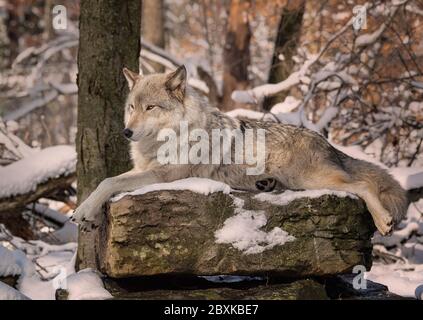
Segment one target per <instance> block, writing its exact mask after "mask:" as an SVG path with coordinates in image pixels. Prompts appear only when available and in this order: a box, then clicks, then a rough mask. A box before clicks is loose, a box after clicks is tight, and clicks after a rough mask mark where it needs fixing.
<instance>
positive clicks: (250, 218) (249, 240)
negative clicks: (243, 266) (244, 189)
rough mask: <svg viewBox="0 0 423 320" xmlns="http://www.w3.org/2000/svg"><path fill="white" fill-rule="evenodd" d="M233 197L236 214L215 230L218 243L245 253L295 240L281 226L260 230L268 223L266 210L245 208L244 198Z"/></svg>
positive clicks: (263, 249)
mask: <svg viewBox="0 0 423 320" xmlns="http://www.w3.org/2000/svg"><path fill="white" fill-rule="evenodd" d="M233 199H234V204H235V205H236V208H235V213H236V215H234V216H232V217H230V218H228V219H226V221H225V222H224V223H223V227H222V228H221V229H219V230H217V231H216V232H215V238H216V243H227V244H231V245H232V246H233V247H234V248H236V249H238V250H241V251H243V253H245V254H256V253H261V252H263V251H265V250H268V249H272V248H273V247H275V246H277V245H283V244H285V243H286V242H288V241H294V240H295V237H293V236H291V235H289V234H288V233H287V232H286V231H284V230H282V229H281V228H279V227H275V228H273V229H272V230H271V231H269V232H265V231H263V230H260V229H261V228H262V227H264V226H266V224H267V218H266V215H265V214H264V212H263V211H254V210H245V209H243V206H244V201H243V200H242V199H239V198H236V197H233Z"/></svg>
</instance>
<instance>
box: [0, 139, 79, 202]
mask: <svg viewBox="0 0 423 320" xmlns="http://www.w3.org/2000/svg"><path fill="white" fill-rule="evenodd" d="M75 165H76V152H75V149H74V147H71V146H65V145H63V146H55V147H49V148H46V149H43V150H41V151H39V152H36V153H34V154H32V155H31V156H30V157H28V158H24V159H22V160H18V161H16V162H14V163H12V164H10V165H8V166H5V167H0V177H1V179H0V198H7V197H11V196H14V195H19V194H25V193H28V192H31V191H33V190H35V189H36V188H37V185H38V184H40V183H43V182H46V181H47V180H49V179H51V178H57V177H59V176H61V175H66V174H70V173H73V172H74V171H75Z"/></svg>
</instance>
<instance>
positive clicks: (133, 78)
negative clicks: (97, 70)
mask: <svg viewBox="0 0 423 320" xmlns="http://www.w3.org/2000/svg"><path fill="white" fill-rule="evenodd" d="M123 75H124V76H125V79H126V81H127V82H128V87H129V90H132V88H133V87H134V85H135V83H136V82H137V80H139V79H140V78H141V75H139V74H138V73H135V72H133V71H131V70H129V69H128V68H123Z"/></svg>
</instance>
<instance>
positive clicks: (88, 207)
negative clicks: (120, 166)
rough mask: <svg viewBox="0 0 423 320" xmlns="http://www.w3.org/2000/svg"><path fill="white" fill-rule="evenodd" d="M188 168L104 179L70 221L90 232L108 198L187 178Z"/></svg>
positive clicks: (99, 218)
mask: <svg viewBox="0 0 423 320" xmlns="http://www.w3.org/2000/svg"><path fill="white" fill-rule="evenodd" d="M188 173H189V170H188V168H185V167H180V166H178V168H177V169H176V168H173V166H164V167H160V168H157V169H153V170H149V171H145V172H134V171H129V172H126V173H123V174H121V175H119V176H116V177H112V178H106V179H104V180H103V181H102V182H101V183H100V184H99V185H98V187H97V188H96V189H95V190H94V192H92V193H91V194H90V196H89V197H88V198H87V199H86V200H85V201H83V202H82V203H81V204H80V205H79V206H78V208H77V209H76V211H75V213H74V215H73V217H72V221H74V222H77V223H78V224H79V225H80V226H81V229H82V230H84V231H85V230H91V229H94V228H96V227H98V225H99V224H100V222H101V220H102V215H101V209H102V207H103V204H104V203H106V202H107V201H108V200H109V199H110V197H112V196H113V195H115V194H117V193H121V192H130V191H134V190H136V189H139V188H142V187H144V186H146V185H149V184H153V183H160V182H168V181H174V180H178V179H183V178H187V177H188V176H189V175H188Z"/></svg>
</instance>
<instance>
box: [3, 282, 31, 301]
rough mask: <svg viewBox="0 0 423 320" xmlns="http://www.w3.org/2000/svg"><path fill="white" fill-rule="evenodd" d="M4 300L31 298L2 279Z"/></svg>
mask: <svg viewBox="0 0 423 320" xmlns="http://www.w3.org/2000/svg"><path fill="white" fill-rule="evenodd" d="M3 300H29V298H28V297H26V296H25V295H23V294H22V293H20V292H19V291H18V290H16V289H14V288H12V287H10V286H8V285H7V284H5V283H3V282H1V281H0V301H3Z"/></svg>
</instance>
